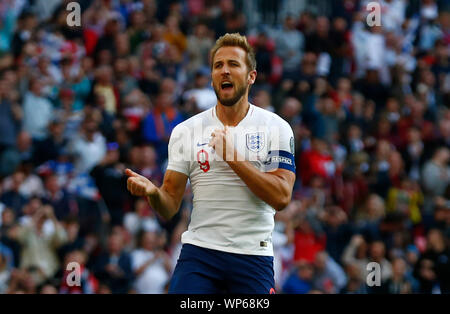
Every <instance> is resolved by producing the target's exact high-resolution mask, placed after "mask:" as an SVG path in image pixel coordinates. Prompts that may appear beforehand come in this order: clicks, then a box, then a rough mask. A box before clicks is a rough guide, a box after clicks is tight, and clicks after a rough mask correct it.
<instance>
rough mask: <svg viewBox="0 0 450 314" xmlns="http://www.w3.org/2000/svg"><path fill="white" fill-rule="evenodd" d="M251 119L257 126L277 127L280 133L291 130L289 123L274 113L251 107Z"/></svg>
mask: <svg viewBox="0 0 450 314" xmlns="http://www.w3.org/2000/svg"><path fill="white" fill-rule="evenodd" d="M252 110H253V114H252V115H253V119H254V120H255V121H258V123H259V124H265V125H268V126H269V127H277V128H279V129H281V130H282V131H287V130H292V128H291V126H290V125H289V123H288V122H287V121H286V120H284V119H283V118H282V117H280V116H279V115H277V114H276V113H274V112H271V111H268V110H265V109H263V108H260V107H257V106H254V105H252Z"/></svg>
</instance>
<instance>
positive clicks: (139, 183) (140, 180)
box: [125, 169, 158, 196]
mask: <svg viewBox="0 0 450 314" xmlns="http://www.w3.org/2000/svg"><path fill="white" fill-rule="evenodd" d="M125 174H126V175H127V176H128V180H127V189H128V191H130V193H131V194H133V195H135V196H150V195H153V194H155V193H157V191H158V188H157V187H156V186H155V185H154V184H153V183H152V182H151V181H150V180H149V179H147V178H146V177H144V176H141V175H140V174H137V173H136V172H133V171H131V170H130V169H126V170H125Z"/></svg>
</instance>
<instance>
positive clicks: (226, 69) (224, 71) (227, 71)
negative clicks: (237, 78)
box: [221, 65, 230, 76]
mask: <svg viewBox="0 0 450 314" xmlns="http://www.w3.org/2000/svg"><path fill="white" fill-rule="evenodd" d="M221 70H222V71H221V74H222V75H223V76H226V75H230V68H229V67H228V66H227V65H224V66H223V67H222V69H221Z"/></svg>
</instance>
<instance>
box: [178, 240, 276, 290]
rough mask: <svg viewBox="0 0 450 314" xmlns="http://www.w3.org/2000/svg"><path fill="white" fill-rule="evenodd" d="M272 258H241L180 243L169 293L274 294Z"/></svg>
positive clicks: (237, 255)
mask: <svg viewBox="0 0 450 314" xmlns="http://www.w3.org/2000/svg"><path fill="white" fill-rule="evenodd" d="M274 287H275V283H274V272H273V257H272V256H258V255H244V254H235V253H228V252H222V251H217V250H211V249H206V248H202V247H198V246H195V245H191V244H183V248H182V249H181V254H180V257H179V258H178V262H177V266H176V267H175V271H174V273H173V276H172V280H171V282H170V288H169V293H171V294H220V293H231V294H233V293H235V294H269V293H275V290H274V289H275V288H274Z"/></svg>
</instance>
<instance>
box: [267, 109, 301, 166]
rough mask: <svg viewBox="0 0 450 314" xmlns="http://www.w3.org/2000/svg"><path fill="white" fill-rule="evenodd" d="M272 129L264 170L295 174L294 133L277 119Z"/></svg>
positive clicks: (282, 121) (281, 120) (286, 124)
mask: <svg viewBox="0 0 450 314" xmlns="http://www.w3.org/2000/svg"><path fill="white" fill-rule="evenodd" d="M274 122H275V123H273V124H272V126H271V127H270V142H269V151H268V155H267V159H266V161H265V162H264V170H265V171H266V172H267V171H273V170H276V169H286V170H290V171H292V172H294V173H295V158H294V152H295V147H294V143H295V141H294V132H293V131H292V128H291V126H290V125H289V124H288V123H287V122H286V121H284V120H283V119H281V118H280V117H277V119H275V121H274Z"/></svg>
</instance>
